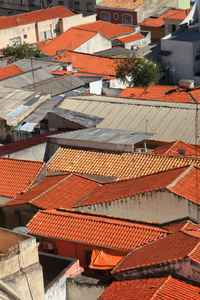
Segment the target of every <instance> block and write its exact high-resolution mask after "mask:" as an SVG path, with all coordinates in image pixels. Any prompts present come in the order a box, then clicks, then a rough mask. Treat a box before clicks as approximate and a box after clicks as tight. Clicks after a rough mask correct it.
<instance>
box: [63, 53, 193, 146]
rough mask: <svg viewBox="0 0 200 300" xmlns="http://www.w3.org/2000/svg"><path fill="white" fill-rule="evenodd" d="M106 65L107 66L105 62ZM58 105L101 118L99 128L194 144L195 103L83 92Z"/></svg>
mask: <svg viewBox="0 0 200 300" xmlns="http://www.w3.org/2000/svg"><path fill="white" fill-rule="evenodd" d="M110 60H111V61H112V59H110ZM88 65H89V63H88ZM103 66H104V64H103ZM86 67H88V66H86ZM105 67H106V68H107V66H106V62H105ZM100 68H101V67H100V65H99V72H102V71H100ZM137 91H138V90H137ZM140 91H141V90H140ZM140 91H139V92H140ZM197 91H199V90H197ZM194 92H195V91H193V92H192V93H194ZM59 107H62V108H67V109H70V110H73V111H77V112H83V113H86V114H92V115H94V116H98V117H100V118H104V120H103V121H102V122H101V123H100V124H99V125H98V127H99V128H112V129H121V130H127V131H133V132H134V131H135V132H147V133H149V132H150V133H155V134H154V135H153V137H152V138H151V139H154V140H161V141H175V140H178V139H180V140H182V141H184V142H187V143H193V144H195V140H196V138H195V130H194V128H195V118H196V104H195V102H193V103H183V102H172V101H171V102H169V101H154V100H151V99H148V100H143V99H138V98H136V99H127V98H119V97H108V96H97V95H95V96H94V95H86V94H84V95H83V94H82V95H76V96H74V97H67V98H65V99H64V100H63V101H62V104H60V105H59ZM174 128H176V130H174Z"/></svg>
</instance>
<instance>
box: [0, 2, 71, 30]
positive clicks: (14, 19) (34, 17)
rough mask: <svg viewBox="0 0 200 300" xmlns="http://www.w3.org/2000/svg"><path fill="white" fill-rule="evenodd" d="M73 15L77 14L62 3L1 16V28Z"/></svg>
mask: <svg viewBox="0 0 200 300" xmlns="http://www.w3.org/2000/svg"><path fill="white" fill-rule="evenodd" d="M73 15H75V14H74V13H73V12H71V11H70V10H69V9H67V8H66V7H64V6H61V5H60V6H56V7H52V8H46V9H40V10H37V11H32V12H28V13H23V14H19V15H15V16H10V17H6V16H3V18H2V17H1V18H0V29H5V28H10V27H16V26H20V25H24V24H29V23H32V22H42V21H46V20H51V19H55V18H65V17H71V16H73Z"/></svg>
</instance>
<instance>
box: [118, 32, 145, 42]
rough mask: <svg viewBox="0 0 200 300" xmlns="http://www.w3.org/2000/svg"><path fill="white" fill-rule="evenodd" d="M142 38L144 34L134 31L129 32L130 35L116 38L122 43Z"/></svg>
mask: <svg viewBox="0 0 200 300" xmlns="http://www.w3.org/2000/svg"><path fill="white" fill-rule="evenodd" d="M143 38H144V36H143V35H142V34H140V33H135V34H131V35H128V36H124V37H121V38H118V40H120V41H121V42H122V43H128V42H132V41H136V40H140V39H143Z"/></svg>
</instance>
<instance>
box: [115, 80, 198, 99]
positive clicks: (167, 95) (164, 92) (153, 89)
mask: <svg viewBox="0 0 200 300" xmlns="http://www.w3.org/2000/svg"><path fill="white" fill-rule="evenodd" d="M136 93H137V89H136V87H132V88H126V89H124V90H123V91H122V92H121V93H120V94H119V95H118V97H122V98H132V99H134V98H136V97H137V98H138V99H144V100H155V101H168V102H186V103H195V102H198V103H199V102H200V89H199V87H195V88H194V89H193V90H190V91H187V90H186V89H182V88H180V87H178V86H170V85H155V84H152V85H150V86H149V87H148V88H146V89H144V90H143V92H142V93H141V94H140V95H137V94H136Z"/></svg>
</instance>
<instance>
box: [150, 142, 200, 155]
mask: <svg viewBox="0 0 200 300" xmlns="http://www.w3.org/2000/svg"><path fill="white" fill-rule="evenodd" d="M179 149H184V150H185V153H183V154H179V153H178V150H179ZM152 153H155V154H162V155H170V156H182V157H193V158H195V157H200V150H199V149H198V148H196V147H194V146H192V145H190V144H188V143H185V142H183V141H180V140H177V141H175V142H171V143H167V144H166V145H164V146H160V147H157V148H155V150H154V151H153V152H152Z"/></svg>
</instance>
